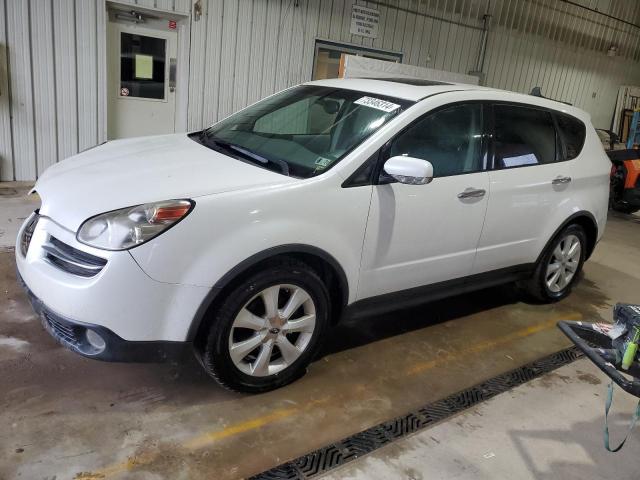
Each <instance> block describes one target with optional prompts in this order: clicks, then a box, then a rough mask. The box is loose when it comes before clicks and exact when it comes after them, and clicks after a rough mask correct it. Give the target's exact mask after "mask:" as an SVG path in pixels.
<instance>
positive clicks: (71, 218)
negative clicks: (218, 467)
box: [16, 79, 611, 392]
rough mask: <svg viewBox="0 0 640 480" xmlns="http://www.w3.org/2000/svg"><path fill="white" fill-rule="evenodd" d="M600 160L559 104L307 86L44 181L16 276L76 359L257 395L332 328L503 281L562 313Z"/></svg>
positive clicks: (395, 83) (67, 167) (596, 233)
mask: <svg viewBox="0 0 640 480" xmlns="http://www.w3.org/2000/svg"><path fill="white" fill-rule="evenodd" d="M610 166H611V164H610V162H609V160H608V159H607V156H606V155H605V153H604V151H603V149H602V145H601V143H600V141H599V139H598V136H597V135H596V132H595V130H594V129H593V127H592V126H591V124H590V120H589V117H588V115H587V114H586V113H584V112H582V111H581V110H578V109H576V108H573V107H570V106H567V105H564V104H562V103H558V102H554V101H550V100H545V99H542V98H537V97H532V96H527V95H520V94H516V93H510V92H504V91H498V90H491V89H486V88H482V87H476V86H471V85H456V84H447V83H440V82H428V81H419V80H409V79H385V80H374V79H351V80H327V81H320V82H311V83H307V84H305V85H301V86H297V87H293V88H290V89H288V90H285V91H283V92H280V93H278V94H276V95H273V96H271V97H268V98H266V99H264V100H262V101H260V102H258V103H256V104H254V105H252V106H250V107H248V108H246V109H244V110H242V111H240V112H238V113H236V114H234V115H232V116H230V117H228V118H226V119H225V120H222V121H221V122H219V123H217V124H215V125H214V126H212V127H210V128H207V129H205V130H203V131H202V132H196V133H192V134H188V135H187V134H175V135H166V136H157V137H147V138H138V139H131V140H119V141H112V142H108V143H107V144H105V145H102V146H100V147H97V148H94V149H92V150H90V151H86V152H83V153H81V154H79V155H76V156H75V157H73V158H71V159H69V160H66V161H64V162H62V163H60V164H57V165H55V166H53V167H51V168H49V169H48V170H47V171H46V172H45V173H44V175H43V176H42V177H41V178H40V180H39V181H38V183H37V185H36V187H35V190H36V191H37V192H38V194H39V195H40V196H41V199H42V206H41V208H40V209H39V210H38V211H36V212H34V214H33V215H32V216H31V217H30V218H28V219H27V221H26V222H25V224H24V225H23V227H22V229H21V231H20V234H19V236H18V240H17V245H16V261H17V266H18V271H19V274H20V276H21V277H22V279H23V281H24V283H25V285H26V287H27V289H28V292H29V293H30V296H31V298H32V301H33V304H34V306H35V308H36V310H37V311H38V312H39V313H40V315H41V318H42V322H43V325H44V326H45V328H46V329H47V330H48V331H49V332H50V333H51V334H52V335H53V336H54V337H55V338H56V339H58V340H59V341H60V342H61V343H62V344H64V345H65V346H67V347H69V348H70V349H72V350H73V351H75V352H77V353H79V354H82V355H84V356H87V357H92V358H98V359H104V360H122V361H144V360H161V359H163V358H166V357H167V356H169V355H173V354H174V353H175V352H176V351H177V350H181V349H182V348H183V347H184V346H185V345H187V346H191V345H192V346H193V347H194V350H195V351H196V354H197V356H198V358H199V359H200V360H201V363H202V365H203V366H204V368H205V369H206V371H207V372H208V373H209V374H211V375H212V376H213V377H215V378H216V379H217V380H218V381H219V382H220V383H221V384H223V385H225V386H227V387H229V388H232V389H236V390H240V391H250V392H259V391H265V390H269V389H272V388H276V387H279V386H282V385H284V384H286V383H288V382H290V381H292V380H294V379H295V378H297V377H298V376H299V375H301V374H302V373H304V371H305V369H306V367H307V365H308V364H309V362H310V361H311V360H312V359H313V357H314V355H315V354H316V353H317V352H318V349H319V346H320V342H321V339H322V337H323V336H324V335H325V334H326V332H327V329H328V328H329V327H330V325H331V324H332V323H334V322H336V321H337V320H338V319H339V318H340V317H341V316H342V315H344V314H346V313H351V314H353V313H354V312H356V311H358V312H360V313H362V312H369V313H370V312H374V311H380V310H389V309H395V308H399V307H401V306H407V305H409V304H415V303H417V302H423V301H425V300H428V299H434V298H439V297H444V296H449V295H453V294H457V293H460V292H466V291H470V290H473V289H479V288H482V287H486V286H488V285H495V284H499V283H504V282H512V281H519V282H520V283H521V285H522V286H524V287H525V288H526V289H527V290H528V292H529V293H530V294H531V295H533V296H534V297H536V298H537V299H539V300H542V301H554V300H558V299H560V298H563V297H564V296H566V295H567V294H568V293H569V291H570V290H571V287H572V285H573V284H574V283H575V281H576V280H577V278H578V274H579V272H580V269H581V267H582V263H583V262H584V260H585V259H587V258H588V257H589V255H590V254H591V252H592V251H593V249H594V247H595V245H596V242H597V241H598V240H599V239H600V237H601V236H602V233H603V230H604V227H605V222H606V215H607V201H608V194H609V170H610ZM425 308H428V307H425Z"/></svg>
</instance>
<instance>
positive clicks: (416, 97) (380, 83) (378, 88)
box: [305, 77, 590, 122]
mask: <svg viewBox="0 0 640 480" xmlns="http://www.w3.org/2000/svg"><path fill="white" fill-rule="evenodd" d="M305 85H317V86H325V87H333V88H345V89H348V90H358V91H361V92H366V93H371V94H373V95H383V96H388V97H396V98H401V99H404V100H410V101H414V102H418V101H420V100H422V99H424V98H426V97H429V96H431V95H434V94H437V93H445V92H455V91H458V92H460V91H478V92H486V93H489V92H492V93H493V95H491V96H489V95H488V97H489V98H487V100H496V99H495V96H496V94H498V95H499V97H500V101H506V102H514V103H524V104H529V105H533V106H538V107H544V108H549V109H552V110H557V111H561V112H564V113H568V114H570V115H572V116H574V117H577V118H579V119H581V120H583V121H586V122H589V121H590V115H589V114H588V113H587V112H585V111H583V110H580V109H579V108H576V107H573V106H571V105H569V104H566V103H563V102H559V101H556V100H551V99H548V98H543V97H536V96H533V95H526V94H523V93H516V92H510V91H507V90H500V89H496V88H489V87H482V86H480V85H471V84H466V83H454V82H444V81H433V80H426V79H416V78H398V77H393V78H334V79H329V80H315V81H312V82H307V83H305ZM479 99H480V100H481V99H482V97H481V96H480V97H479Z"/></svg>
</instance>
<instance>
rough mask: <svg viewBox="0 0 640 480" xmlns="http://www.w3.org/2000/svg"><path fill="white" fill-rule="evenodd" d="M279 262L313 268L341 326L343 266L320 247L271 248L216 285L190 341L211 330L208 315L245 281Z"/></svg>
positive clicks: (203, 305) (193, 325) (344, 286)
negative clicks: (289, 261)
mask: <svg viewBox="0 0 640 480" xmlns="http://www.w3.org/2000/svg"><path fill="white" fill-rule="evenodd" d="M279 258H295V259H297V260H300V261H302V262H303V263H306V264H307V265H309V267H311V268H313V269H314V270H315V271H316V272H317V273H318V275H320V276H321V277H322V279H323V280H324V281H325V283H326V284H327V288H328V290H329V295H330V300H331V308H332V312H331V318H332V322H333V323H335V322H337V321H338V319H339V318H340V315H341V313H342V311H343V310H344V308H345V307H346V306H347V303H348V299H349V283H348V280H347V275H346V274H345V272H344V270H343V268H342V266H341V265H340V263H339V262H338V261H337V260H336V259H335V258H334V257H333V255H331V254H329V253H328V252H326V251H324V250H322V249H320V248H318V247H314V246H311V245H303V244H290V245H281V246H278V247H271V248H268V249H266V250H263V251H261V252H259V253H256V254H254V255H252V256H251V257H249V258H247V259H245V260H243V261H242V262H240V263H239V264H238V265H236V266H235V267H233V268H232V269H231V270H229V271H228V272H227V273H225V274H224V275H223V276H222V277H221V278H220V280H218V281H217V282H216V284H215V285H214V286H213V287H212V288H211V291H210V292H209V293H208V294H207V296H206V297H205V299H204V300H203V301H202V303H201V304H200V307H199V308H198V310H197V312H196V315H195V316H194V318H193V320H192V322H191V326H190V327H189V331H188V333H187V341H190V342H195V341H196V339H198V338H202V335H201V333H202V331H203V330H204V329H205V328H206V326H207V325H206V323H207V322H206V318H207V316H208V313H209V312H210V311H211V310H212V309H214V308H216V306H217V305H218V303H219V302H220V300H221V299H222V298H224V296H225V294H226V293H227V292H229V291H230V290H232V289H233V288H235V286H236V285H237V283H238V282H239V281H240V280H241V279H242V278H244V277H246V276H247V275H250V274H252V273H253V272H255V271H257V270H259V269H260V268H262V267H264V266H266V265H268V264H270V263H272V262H274V261H277V260H278V259H279ZM332 280H335V281H332Z"/></svg>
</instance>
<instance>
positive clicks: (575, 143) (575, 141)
mask: <svg viewBox="0 0 640 480" xmlns="http://www.w3.org/2000/svg"><path fill="white" fill-rule="evenodd" d="M556 120H557V121H558V129H559V130H560V135H561V136H562V140H563V141H564V148H565V158H566V159H567V160H572V159H574V158H576V157H577V156H578V155H580V152H581V151H582V147H583V146H584V137H585V135H586V128H585V126H584V123H582V122H581V121H580V120H578V119H576V118H573V117H570V116H569V115H564V114H562V113H556Z"/></svg>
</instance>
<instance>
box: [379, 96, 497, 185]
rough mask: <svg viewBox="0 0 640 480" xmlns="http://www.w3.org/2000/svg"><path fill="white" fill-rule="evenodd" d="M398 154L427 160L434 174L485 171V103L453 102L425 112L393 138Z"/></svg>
mask: <svg viewBox="0 0 640 480" xmlns="http://www.w3.org/2000/svg"><path fill="white" fill-rule="evenodd" d="M396 155H404V156H409V157H415V158H420V159H423V160H428V161H429V162H431V164H432V165H433V174H434V177H447V176H451V175H460V174H463V173H471V172H478V171H481V170H483V169H484V165H483V163H484V162H483V159H482V105H481V104H479V103H470V104H462V105H454V106H451V107H445V108H444V109H442V110H438V111H437V112H434V113H429V114H427V115H425V116H424V117H422V118H421V119H419V120H417V121H416V122H415V123H414V124H412V125H411V126H410V127H409V128H408V129H406V130H405V131H404V132H402V133H401V134H400V135H398V136H397V137H396V138H395V139H394V141H393V143H392V145H391V149H390V156H391V157H393V156H396Z"/></svg>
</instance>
